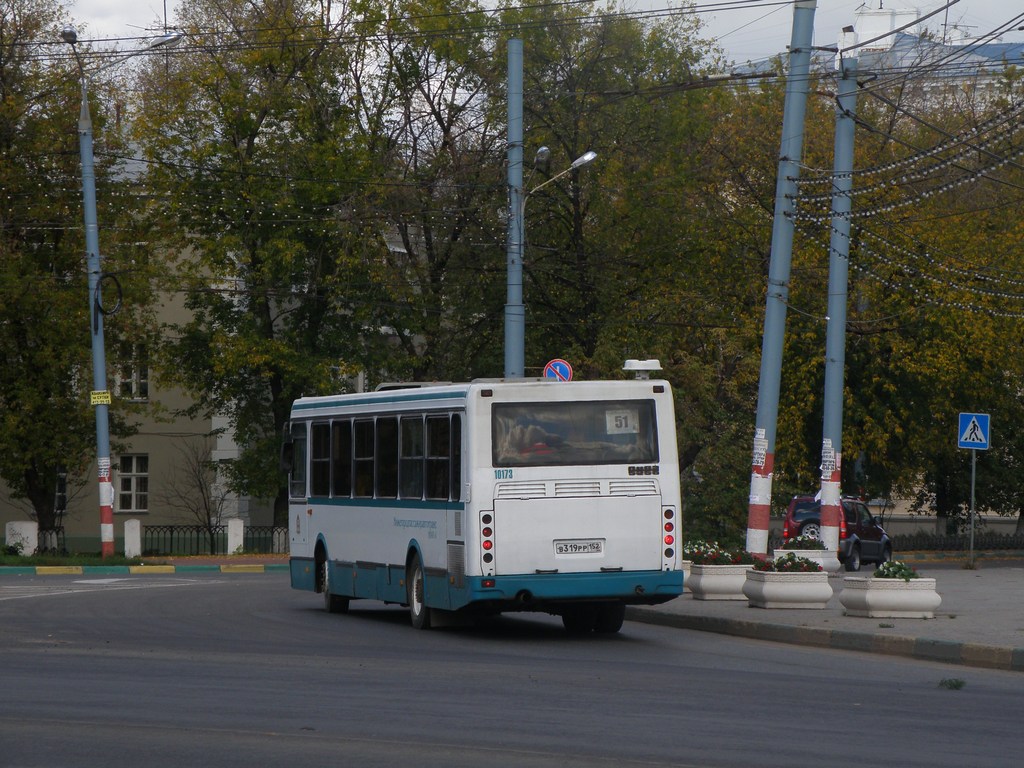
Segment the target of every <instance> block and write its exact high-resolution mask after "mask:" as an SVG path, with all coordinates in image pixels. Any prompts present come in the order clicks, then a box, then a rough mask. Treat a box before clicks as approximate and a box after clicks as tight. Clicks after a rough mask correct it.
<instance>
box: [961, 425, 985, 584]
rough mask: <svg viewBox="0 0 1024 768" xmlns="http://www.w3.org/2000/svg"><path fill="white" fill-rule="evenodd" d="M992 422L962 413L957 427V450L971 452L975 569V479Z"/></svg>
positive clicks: (971, 554) (972, 564)
mask: <svg viewBox="0 0 1024 768" xmlns="http://www.w3.org/2000/svg"><path fill="white" fill-rule="evenodd" d="M991 426H992V422H991V420H990V419H989V415H988V414H987V413H961V414H960V424H959V426H958V427H957V432H956V434H957V441H956V445H957V448H966V449H967V450H969V451H970V452H971V519H970V531H971V549H970V560H969V564H970V567H971V568H973V567H974V477H975V467H976V465H977V462H978V451H987V450H988V446H989V438H990V437H991V435H992V433H991V429H990V427H991Z"/></svg>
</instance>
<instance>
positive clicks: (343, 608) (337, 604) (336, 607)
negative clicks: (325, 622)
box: [320, 560, 348, 613]
mask: <svg viewBox="0 0 1024 768" xmlns="http://www.w3.org/2000/svg"><path fill="white" fill-rule="evenodd" d="M320 568H321V580H320V584H321V586H322V589H323V593H324V610H325V611H327V612H328V613H348V598H347V597H342V596H341V595H332V594H331V569H330V565H329V564H328V563H327V561H326V560H324V561H322V562H321V563H320Z"/></svg>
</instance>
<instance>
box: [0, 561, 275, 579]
mask: <svg viewBox="0 0 1024 768" xmlns="http://www.w3.org/2000/svg"><path fill="white" fill-rule="evenodd" d="M287 570H288V564H287V563H239V564H237V565H232V564H230V563H220V564H207V565H28V566H10V565H8V566H0V578H2V577H4V576H118V575H120V576H127V575H132V576H137V575H146V574H168V573H189V572H192V573H195V572H205V573H210V572H217V573H268V572H271V571H287Z"/></svg>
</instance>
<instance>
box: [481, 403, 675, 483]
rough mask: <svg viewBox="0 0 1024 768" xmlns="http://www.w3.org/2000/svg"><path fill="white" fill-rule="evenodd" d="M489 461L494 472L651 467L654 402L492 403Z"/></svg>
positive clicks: (655, 439)
mask: <svg viewBox="0 0 1024 768" xmlns="http://www.w3.org/2000/svg"><path fill="white" fill-rule="evenodd" d="M491 459H492V462H493V464H494V466H496V467H541V466H567V465H570V464H577V465H578V464H653V463H655V462H657V461H658V433H657V427H656V423H655V410H654V401H653V400H615V401H593V402H568V403H559V402H555V403H495V404H494V406H493V411H492V421H491Z"/></svg>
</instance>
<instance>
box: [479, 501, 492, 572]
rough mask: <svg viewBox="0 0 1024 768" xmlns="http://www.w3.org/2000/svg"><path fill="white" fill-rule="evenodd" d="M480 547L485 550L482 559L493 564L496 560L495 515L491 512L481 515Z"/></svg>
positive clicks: (487, 563)
mask: <svg viewBox="0 0 1024 768" xmlns="http://www.w3.org/2000/svg"><path fill="white" fill-rule="evenodd" d="M480 548H481V549H482V550H483V554H482V555H481V558H480V559H481V560H483V561H484V563H485V564H486V565H491V563H493V562H494V552H493V550H494V516H493V515H491V513H490V512H484V513H483V514H482V515H480Z"/></svg>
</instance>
